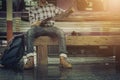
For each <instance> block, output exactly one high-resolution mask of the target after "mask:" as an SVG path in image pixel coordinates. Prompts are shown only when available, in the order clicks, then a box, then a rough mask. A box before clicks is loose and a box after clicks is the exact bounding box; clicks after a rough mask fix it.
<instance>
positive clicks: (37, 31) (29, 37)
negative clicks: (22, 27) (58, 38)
mask: <svg viewBox="0 0 120 80" xmlns="http://www.w3.org/2000/svg"><path fill="white" fill-rule="evenodd" d="M43 33H45V31H44V29H43V28H41V27H33V28H31V29H29V30H28V31H27V33H26V40H25V41H26V56H24V62H25V65H24V68H25V69H31V68H33V67H34V64H35V63H34V56H35V51H34V45H33V44H34V39H35V38H37V37H39V36H41V35H42V34H43Z"/></svg>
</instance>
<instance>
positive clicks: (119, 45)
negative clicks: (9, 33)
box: [34, 36, 120, 65]
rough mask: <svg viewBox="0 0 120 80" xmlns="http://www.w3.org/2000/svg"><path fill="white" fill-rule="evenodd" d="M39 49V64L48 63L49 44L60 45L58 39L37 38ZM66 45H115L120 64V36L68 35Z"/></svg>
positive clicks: (35, 43) (117, 60) (36, 44)
mask: <svg viewBox="0 0 120 80" xmlns="http://www.w3.org/2000/svg"><path fill="white" fill-rule="evenodd" d="M34 45H35V46H36V49H37V62H38V63H37V65H40V64H48V55H47V54H48V45H58V40H56V41H53V40H52V39H51V38H49V37H46V36H43V37H39V38H37V39H35V41H34ZM66 45H67V46H69V45H72V46H82V45H84V46H113V47H115V49H116V50H115V51H116V52H115V56H116V60H115V61H116V63H117V64H120V36H66Z"/></svg>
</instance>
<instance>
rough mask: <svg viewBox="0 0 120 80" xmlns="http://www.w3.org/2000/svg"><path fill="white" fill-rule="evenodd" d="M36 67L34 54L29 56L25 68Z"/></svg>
mask: <svg viewBox="0 0 120 80" xmlns="http://www.w3.org/2000/svg"><path fill="white" fill-rule="evenodd" d="M33 68H34V56H29V57H27V60H26V62H24V69H26V70H28V69H33Z"/></svg>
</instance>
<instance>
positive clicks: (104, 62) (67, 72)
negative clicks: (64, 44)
mask: <svg viewBox="0 0 120 80" xmlns="http://www.w3.org/2000/svg"><path fill="white" fill-rule="evenodd" d="M69 60H70V61H71V62H72V64H73V68H72V69H61V68H59V59H58V58H57V57H54V58H51V57H49V64H48V66H40V67H36V68H35V69H33V70H24V71H23V72H16V71H13V70H6V69H0V80H120V74H119V72H118V71H117V70H116V67H115V63H114V58H113V57H110V58H101V57H70V58H69Z"/></svg>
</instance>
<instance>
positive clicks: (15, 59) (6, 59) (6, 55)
mask: <svg viewBox="0 0 120 80" xmlns="http://www.w3.org/2000/svg"><path fill="white" fill-rule="evenodd" d="M24 52H25V47H24V35H23V34H19V35H16V36H14V37H13V38H12V40H10V42H9V43H8V46H7V48H6V49H5V51H4V52H3V55H2V57H1V60H0V64H2V65H4V68H12V69H15V68H17V67H20V60H21V59H22V57H23V55H24Z"/></svg>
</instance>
